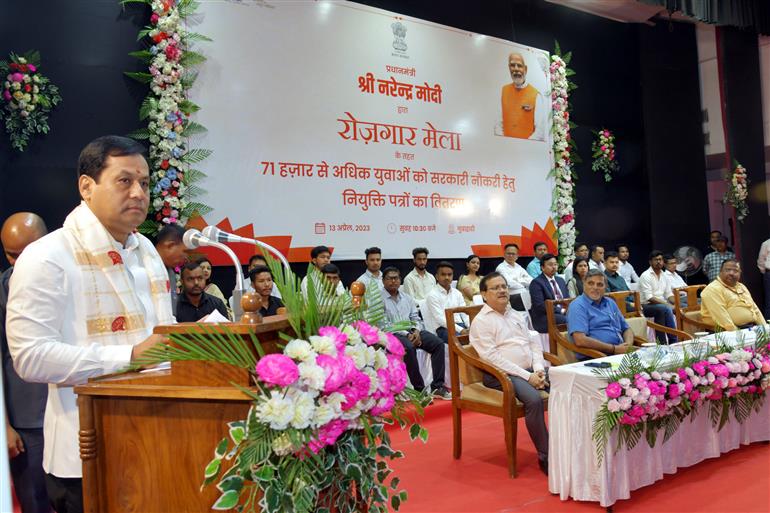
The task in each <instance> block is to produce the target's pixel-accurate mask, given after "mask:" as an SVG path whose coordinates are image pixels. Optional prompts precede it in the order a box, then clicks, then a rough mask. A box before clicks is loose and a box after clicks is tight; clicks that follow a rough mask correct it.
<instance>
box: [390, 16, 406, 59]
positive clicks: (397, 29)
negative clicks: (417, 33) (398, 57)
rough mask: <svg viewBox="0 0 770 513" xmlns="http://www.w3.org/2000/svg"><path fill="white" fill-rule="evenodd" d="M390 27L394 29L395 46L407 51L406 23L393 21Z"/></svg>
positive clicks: (397, 48) (399, 49) (401, 50)
mask: <svg viewBox="0 0 770 513" xmlns="http://www.w3.org/2000/svg"><path fill="white" fill-rule="evenodd" d="M390 28H392V29H393V48H395V49H396V50H398V51H400V52H405V51H406V48H407V46H406V42H405V41H404V39H405V38H406V25H404V24H403V23H401V22H400V21H397V22H395V23H392V24H391V25H390Z"/></svg>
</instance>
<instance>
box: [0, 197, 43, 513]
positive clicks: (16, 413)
mask: <svg viewBox="0 0 770 513" xmlns="http://www.w3.org/2000/svg"><path fill="white" fill-rule="evenodd" d="M47 232H48V229H47V228H46V226H45V222H44V221H43V219H42V218H41V217H40V216H38V215H37V214H33V213H31V212H17V213H15V214H12V215H11V216H9V217H8V219H6V220H5V222H4V223H3V226H2V229H0V242H2V245H3V253H5V258H6V259H7V260H8V263H9V264H11V267H9V268H8V269H6V270H5V271H3V272H2V273H0V356H2V360H1V361H0V362H1V363H0V365H2V383H3V392H4V393H5V397H0V401H3V400H4V401H5V403H4V404H5V413H4V415H3V417H4V420H5V433H6V438H5V440H6V442H7V444H8V445H7V448H8V460H9V461H8V466H9V467H10V480H11V482H12V483H13V491H14V493H15V495H16V498H17V499H18V501H19V506H20V507H21V513H27V512H30V513H43V512H46V513H47V512H49V511H51V503H50V502H49V499H48V492H47V491H46V472H45V470H43V445H44V434H43V418H44V416H45V404H46V401H47V399H48V386H47V385H46V384H45V383H27V382H26V381H24V380H23V379H21V378H20V377H19V374H18V373H17V372H16V369H14V367H13V358H11V352H10V350H9V349H8V340H7V338H6V333H5V313H6V305H7V304H8V291H9V288H10V279H11V275H12V274H13V266H14V264H15V263H16V259H17V258H18V257H19V255H21V253H22V252H23V251H24V248H26V247H27V246H28V245H29V244H31V243H33V242H35V241H36V240H38V239H39V238H40V237H42V236H44V235H45V234H46V233H47ZM4 486H6V491H8V489H10V484H6V485H4Z"/></svg>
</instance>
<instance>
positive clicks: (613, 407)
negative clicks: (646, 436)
mask: <svg viewBox="0 0 770 513" xmlns="http://www.w3.org/2000/svg"><path fill="white" fill-rule="evenodd" d="M768 387H770V355H768V354H761V353H758V352H756V351H755V350H754V349H752V348H743V349H736V350H735V351H733V352H732V353H722V354H719V355H715V356H712V357H710V358H708V359H705V360H701V361H698V362H695V363H693V364H691V365H690V366H688V367H681V368H678V369H675V370H673V371H663V372H651V373H647V372H641V373H638V374H635V375H634V376H633V377H632V378H622V379H619V380H617V381H613V382H611V383H608V384H607V388H606V389H605V395H606V396H607V399H608V400H607V402H606V403H605V405H604V407H605V408H607V410H608V411H609V412H612V413H617V414H619V415H621V417H620V419H619V422H620V423H621V424H627V425H635V424H637V423H639V422H644V421H647V420H652V419H657V418H661V417H665V416H666V415H671V414H674V413H677V412H680V411H681V409H682V408H684V409H685V411H690V410H691V409H693V408H694V407H696V406H698V405H700V404H702V403H703V402H704V401H719V400H721V399H722V397H723V396H725V395H726V396H728V397H733V396H735V395H737V394H742V393H743V394H757V395H758V394H764V393H765V391H766V390H767V388H768ZM629 399H630V400H629Z"/></svg>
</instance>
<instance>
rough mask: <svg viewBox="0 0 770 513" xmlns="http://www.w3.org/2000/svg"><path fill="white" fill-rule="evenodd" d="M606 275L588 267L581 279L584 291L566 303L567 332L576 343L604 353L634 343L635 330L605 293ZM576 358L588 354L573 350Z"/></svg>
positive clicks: (624, 348)
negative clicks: (567, 306)
mask: <svg viewBox="0 0 770 513" xmlns="http://www.w3.org/2000/svg"><path fill="white" fill-rule="evenodd" d="M606 281H607V276H606V275H605V274H604V273H602V272H601V271H600V270H598V269H591V270H589V271H588V274H587V275H586V277H585V280H583V294H581V295H580V296H578V297H577V299H575V300H574V301H573V302H572V303H570V305H569V311H568V312H567V332H568V333H569V336H570V337H572V341H573V343H574V344H575V345H576V346H578V347H585V348H587V349H596V350H597V351H601V352H602V353H606V354H617V353H625V352H626V351H628V350H629V349H630V348H631V346H633V345H634V332H633V331H632V330H631V328H630V327H629V326H628V323H627V322H626V319H625V318H624V317H623V314H622V313H621V312H620V309H619V308H618V305H617V303H615V301H613V300H612V299H610V298H608V297H606V296H605V295H604V291H605V286H606ZM575 357H576V358H577V359H578V360H587V359H588V358H589V357H588V356H585V355H582V354H579V353H575Z"/></svg>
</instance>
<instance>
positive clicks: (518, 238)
mask: <svg viewBox="0 0 770 513" xmlns="http://www.w3.org/2000/svg"><path fill="white" fill-rule="evenodd" d="M556 235H557V233H556V226H555V225H554V224H553V219H551V218H548V221H546V223H545V226H544V227H542V228H541V227H540V225H539V224H537V223H535V226H534V227H533V228H532V229H529V228H527V227H526V226H522V227H521V235H500V244H499V245H498V244H473V245H472V246H471V250H472V251H473V253H474V254H475V255H478V256H480V257H483V258H502V257H503V248H504V247H505V245H506V244H511V243H513V244H516V245H517V246H519V256H534V254H535V251H534V248H533V246H534V244H535V242H545V244H546V245H547V246H548V252H549V253H553V254H554V255H557V254H558V246H557V244H556Z"/></svg>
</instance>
